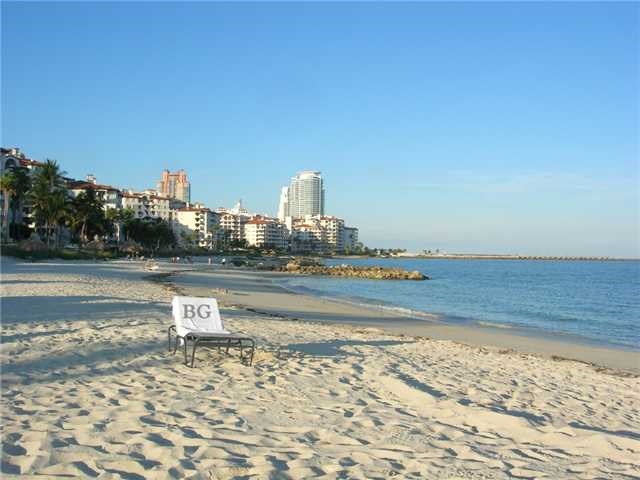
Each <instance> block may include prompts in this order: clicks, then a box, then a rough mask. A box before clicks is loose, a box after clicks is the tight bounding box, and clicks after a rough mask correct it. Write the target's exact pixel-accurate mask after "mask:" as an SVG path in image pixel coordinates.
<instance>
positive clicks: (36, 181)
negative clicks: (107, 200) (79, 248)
mask: <svg viewBox="0 0 640 480" xmlns="http://www.w3.org/2000/svg"><path fill="white" fill-rule="evenodd" d="M65 174H66V172H64V171H62V170H61V168H60V165H59V164H58V163H57V162H56V161H54V160H46V161H45V162H44V163H43V164H42V165H39V166H37V167H35V168H34V170H33V171H32V172H29V170H28V169H26V168H24V167H16V168H11V169H7V170H6V171H5V172H4V174H3V175H2V177H0V189H1V190H2V192H3V197H4V201H3V206H2V209H3V216H2V220H3V221H2V241H3V242H4V243H8V242H9V240H10V239H13V240H22V239H24V238H27V237H29V235H30V234H31V233H32V232H31V228H30V224H34V225H35V231H36V233H37V234H38V235H39V236H40V238H42V239H44V240H45V242H46V244H47V246H48V248H49V249H58V248H60V243H61V240H62V238H61V234H62V232H63V231H64V230H65V229H66V230H67V231H68V232H69V233H70V235H71V240H72V241H73V242H75V243H77V244H79V245H84V244H86V243H88V242H89V241H91V240H92V239H94V238H95V237H96V236H97V237H99V238H107V237H111V236H115V238H116V239H119V238H121V237H122V236H124V238H125V239H126V240H132V241H135V242H137V243H139V244H140V245H141V246H142V247H144V248H145V249H148V250H152V251H157V250H160V249H165V248H174V247H175V246H176V238H175V235H174V233H173V230H172V229H171V226H170V225H169V223H168V222H167V221H165V220H163V219H160V218H154V219H149V218H146V219H142V218H136V216H135V212H134V211H133V210H131V209H105V208H104V202H103V199H102V198H100V197H99V196H98V195H97V194H96V191H95V190H93V189H91V188H89V189H87V190H84V191H83V192H81V193H79V194H78V195H77V196H75V197H73V196H72V195H70V193H69V190H68V188H67V182H66V180H65V178H64V175H65ZM25 207H27V208H28V209H29V213H30V215H27V216H26V217H24V218H23V219H22V220H23V221H22V222H18V221H17V220H18V215H17V213H18V212H20V211H22V209H23V208H25ZM25 220H26V221H25Z"/></svg>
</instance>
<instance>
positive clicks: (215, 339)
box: [167, 325, 256, 368]
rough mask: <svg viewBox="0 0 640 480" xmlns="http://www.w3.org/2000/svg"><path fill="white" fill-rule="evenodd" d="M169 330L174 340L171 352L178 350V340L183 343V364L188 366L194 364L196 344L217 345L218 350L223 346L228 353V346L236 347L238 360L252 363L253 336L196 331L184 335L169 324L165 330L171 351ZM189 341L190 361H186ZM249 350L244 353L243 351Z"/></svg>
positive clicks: (254, 347)
mask: <svg viewBox="0 0 640 480" xmlns="http://www.w3.org/2000/svg"><path fill="white" fill-rule="evenodd" d="M171 332H174V333H175V337H176V342H175V346H174V347H173V352H172V353H173V354H174V355H175V354H176V352H177V351H178V346H179V345H180V340H182V343H183V347H184V348H183V350H184V364H185V365H187V366H188V367H191V368H193V366H194V364H195V358H196V347H198V345H202V346H204V347H217V348H218V352H219V351H220V349H221V348H225V353H226V354H227V355H228V354H229V348H238V349H239V350H240V361H241V362H243V363H245V362H247V363H248V365H249V366H251V365H252V363H253V354H254V353H255V349H256V342H255V341H254V340H253V338H249V337H238V336H234V335H233V334H228V335H226V334H216V333H198V332H191V333H188V334H187V335H185V336H182V335H178V333H177V331H176V326H175V325H171V326H170V327H169V328H168V330H167V337H168V340H169V351H170V352H171V350H172V348H171ZM189 342H191V362H189V361H188V355H187V351H188V343H189ZM246 350H248V351H249V352H248V353H247V354H246V355H245V353H244V352H245V351H246Z"/></svg>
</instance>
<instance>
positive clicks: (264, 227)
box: [244, 215, 289, 250]
mask: <svg viewBox="0 0 640 480" xmlns="http://www.w3.org/2000/svg"><path fill="white" fill-rule="evenodd" d="M244 234H245V240H246V241H247V244H248V245H250V246H256V247H263V248H272V249H278V250H284V249H286V248H287V246H288V244H289V232H288V230H287V227H286V225H285V224H283V223H281V222H279V221H278V220H277V219H275V218H268V217H263V216H261V215H256V216H254V217H252V218H251V219H250V220H248V221H247V222H246V223H245V224H244Z"/></svg>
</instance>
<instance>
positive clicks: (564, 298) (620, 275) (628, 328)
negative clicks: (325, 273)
mask: <svg viewBox="0 0 640 480" xmlns="http://www.w3.org/2000/svg"><path fill="white" fill-rule="evenodd" d="M342 263H349V264H353V265H381V266H385V267H401V268H404V269H406V270H419V271H421V272H422V273H424V274H426V275H429V276H430V277H432V280H427V281H422V282H415V281H384V280H362V279H347V278H336V277H319V276H299V277H298V276H295V277H291V278H287V279H286V280H283V281H282V282H281V283H282V284H283V285H284V286H286V287H287V288H290V289H293V290H297V291H300V292H304V293H310V294H315V295H320V296H324V297H330V298H337V299H342V300H346V301H350V302H356V303H363V304H368V305H372V306H376V307H379V308H390V309H397V310H400V311H403V312H405V313H410V312H411V313H413V314H414V315H415V316H418V317H419V316H420V314H421V313H434V314H438V315H440V316H441V320H443V321H445V322H453V323H477V324H485V325H491V326H497V327H504V328H515V329H517V330H515V331H518V332H519V333H525V334H526V333H527V332H530V333H532V334H536V335H542V336H549V337H559V336H566V337H567V338H568V339H572V340H577V341H584V342H588V343H596V344H601V345H606V346H613V347H619V348H626V349H633V350H640V262H638V261H610V262H593V261H534V260H442V259H440V260H433V259H431V260H429V259H354V260H351V259H349V260H330V261H328V262H327V264H328V265H333V264H342Z"/></svg>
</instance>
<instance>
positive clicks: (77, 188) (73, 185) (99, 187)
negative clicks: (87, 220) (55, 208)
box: [67, 174, 123, 211]
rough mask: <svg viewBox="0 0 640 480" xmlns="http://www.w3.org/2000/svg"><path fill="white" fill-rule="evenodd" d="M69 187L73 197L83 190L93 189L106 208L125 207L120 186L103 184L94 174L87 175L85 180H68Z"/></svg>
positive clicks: (116, 208) (117, 208)
mask: <svg viewBox="0 0 640 480" xmlns="http://www.w3.org/2000/svg"><path fill="white" fill-rule="evenodd" d="M67 188H68V190H69V193H70V194H71V196H72V197H74V198H75V197H77V196H78V195H80V193H82V192H86V191H87V190H93V191H94V192H95V193H96V197H97V198H99V199H100V200H101V201H102V203H103V204H104V209H105V211H106V210H109V209H115V210H120V209H122V207H123V194H122V191H120V190H119V189H118V188H115V187H112V186H111V185H103V184H100V183H98V182H97V179H96V177H95V176H94V175H91V174H90V175H87V177H86V179H85V180H72V181H70V182H68V184H67Z"/></svg>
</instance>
